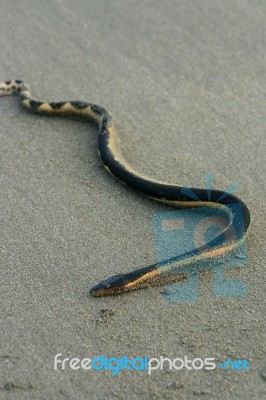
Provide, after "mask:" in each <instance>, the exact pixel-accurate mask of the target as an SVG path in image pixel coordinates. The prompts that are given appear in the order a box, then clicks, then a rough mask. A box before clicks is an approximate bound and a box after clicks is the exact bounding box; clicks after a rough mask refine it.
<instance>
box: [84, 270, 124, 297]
mask: <svg viewBox="0 0 266 400" xmlns="http://www.w3.org/2000/svg"><path fill="white" fill-rule="evenodd" d="M126 283H127V280H126V277H125V275H124V274H118V275H114V276H111V277H110V278H107V279H104V280H103V281H101V282H99V283H98V284H97V285H95V286H93V287H92V288H91V290H90V295H91V296H94V297H100V296H107V295H110V294H118V293H121V292H123V291H124V289H125V285H126Z"/></svg>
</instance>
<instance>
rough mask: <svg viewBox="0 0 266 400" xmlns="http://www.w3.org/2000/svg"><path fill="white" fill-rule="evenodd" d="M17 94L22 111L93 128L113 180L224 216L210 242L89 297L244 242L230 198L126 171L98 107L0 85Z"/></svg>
mask: <svg viewBox="0 0 266 400" xmlns="http://www.w3.org/2000/svg"><path fill="white" fill-rule="evenodd" d="M13 94H16V95H19V98H20V100H21V104H22V106H23V107H24V108H26V109H27V110H29V111H31V112H33V113H37V114H44V115H48V116H49V115H58V116H59V115H62V116H64V115H74V116H80V117H83V118H84V117H85V118H87V119H88V120H90V121H93V122H96V123H97V124H98V126H99V136H98V153H99V156H100V159H101V161H102V163H103V166H104V167H105V169H106V170H107V171H108V172H109V173H111V174H112V175H113V176H114V177H115V178H116V179H118V180H119V181H120V182H122V183H124V184H125V185H128V186H130V187H131V188H133V189H134V190H136V191H138V192H140V193H142V194H143V195H145V196H147V197H149V198H152V199H154V200H157V201H160V202H164V203H166V204H168V205H170V206H173V207H204V206H210V207H218V208H221V209H223V210H224V212H225V213H227V215H228V218H229V223H228V226H227V227H226V228H225V230H224V231H223V232H222V233H220V234H219V235H218V236H217V237H216V238H214V239H213V240H211V241H210V242H208V243H206V244H205V245H202V246H200V247H198V248H196V249H194V250H192V251H189V252H187V253H184V254H182V255H179V256H176V257H172V258H171V259H168V260H165V261H164V262H161V263H160V265H159V264H152V265H148V266H146V267H143V268H139V269H136V270H134V271H132V272H129V273H126V274H118V275H114V276H112V277H109V278H107V279H105V280H103V281H101V282H100V283H98V284H97V285H95V286H93V287H92V288H91V289H90V294H91V295H92V296H105V295H109V294H117V293H122V292H124V291H129V290H131V289H133V288H135V287H137V286H138V284H140V283H142V282H144V281H146V280H149V279H151V278H155V277H158V276H159V275H161V274H162V273H164V272H167V271H172V270H175V269H176V268H177V267H181V266H184V265H185V264H188V263H192V262H194V261H197V260H201V259H202V260H203V259H206V258H212V257H220V256H223V255H225V254H227V253H229V252H230V251H232V250H233V249H234V248H235V247H236V246H237V245H238V244H239V243H241V242H242V240H243V239H244V237H245V235H246V233H247V231H248V228H249V225H250V213H249V210H248V208H247V206H246V205H245V204H244V203H243V202H242V201H241V200H240V199H239V198H237V197H236V196H234V195H232V194H226V196H225V195H224V192H222V191H219V190H212V191H211V195H210V193H209V192H208V191H207V190H206V189H200V188H191V190H192V191H193V193H194V194H195V196H196V197H197V198H200V201H195V200H194V199H193V198H192V197H191V196H190V195H189V193H187V191H186V190H185V188H184V187H183V186H178V185H173V184H168V183H163V182H158V181H156V180H153V179H150V178H148V177H146V176H144V175H142V174H140V173H138V172H137V171H135V170H134V169H133V168H131V167H130V166H129V165H128V164H127V163H126V162H125V160H124V159H123V158H122V157H121V155H120V152H119V149H118V147H117V143H116V140H115V138H116V131H115V126H114V120H113V117H112V115H111V114H110V113H109V112H108V111H107V110H106V109H105V108H103V107H101V106H98V105H96V104H92V103H87V102H83V101H60V102H50V103H48V102H42V101H38V100H35V99H34V98H33V97H32V95H31V90H30V88H29V86H28V84H27V83H25V82H24V81H21V80H12V81H8V82H2V83H0V96H7V95H13ZM233 205H237V206H238V207H240V208H241V217H240V216H239V213H235V212H234V211H232V208H231V206H233Z"/></svg>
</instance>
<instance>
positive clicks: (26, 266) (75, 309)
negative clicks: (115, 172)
mask: <svg viewBox="0 0 266 400" xmlns="http://www.w3.org/2000/svg"><path fill="white" fill-rule="evenodd" d="M0 24H1V25H0V26H1V28H0V29H1V39H0V40H1V77H0V80H3V81H4V80H10V79H13V78H15V79H25V80H26V81H27V82H28V83H29V84H30V85H31V88H32V92H33V95H34V96H35V97H36V98H38V99H42V100H47V101H48V100H49V101H58V100H68V99H71V100H86V101H90V102H93V103H96V104H100V105H102V106H104V107H105V108H107V109H108V110H109V111H111V112H112V114H113V115H114V116H115V120H116V123H117V130H118V135H119V141H120V148H121V152H122V153H123V157H124V158H125V159H126V160H127V161H128V163H130V164H131V165H132V166H133V167H134V168H136V169H137V170H139V171H141V172H143V173H145V174H147V175H149V176H151V177H153V178H155V179H160V180H164V181H169V182H173V183H176V184H183V185H185V186H192V187H197V186H199V187H204V186H205V182H204V173H206V172H209V173H211V174H213V176H214V186H215V188H219V189H221V190H227V189H228V188H229V187H230V186H231V185H232V184H233V183H237V185H238V191H237V195H238V196H239V197H240V198H241V199H242V200H243V201H244V202H245V203H246V204H247V205H248V207H249V208H250V211H251V215H252V225H251V228H250V231H249V235H248V238H247V249H248V259H249V262H248V265H245V266H243V267H241V260H240V263H239V266H238V267H237V268H233V269H232V268H231V269H228V270H226V271H225V276H226V278H231V279H233V278H234V279H236V280H239V281H241V282H244V283H245V285H246V288H247V295H246V296H242V297H231V296H230V297H218V296H217V295H215V293H214V292H215V291H214V290H213V284H212V271H211V270H207V271H205V272H204V271H202V272H201V273H200V274H199V297H198V299H197V300H195V301H192V302H180V301H175V302H170V303H169V302H167V301H166V300H167V299H166V297H165V296H164V294H163V293H164V291H163V288H161V287H150V288H147V289H145V290H139V291H134V292H132V293H129V294H125V295H121V296H116V297H106V298H92V297H90V296H89V289H90V287H91V286H93V285H94V284H96V283H98V282H99V281H100V280H102V279H104V278H106V277H109V276H111V275H114V274H117V273H123V272H129V271H131V270H132V269H135V268H136V267H137V266H139V267H141V266H144V265H147V264H148V263H151V262H155V261H156V246H155V239H154V229H153V217H154V215H155V214H156V213H159V212H166V211H169V208H168V207H166V206H164V205H159V204H157V203H155V202H152V201H151V200H148V199H146V198H144V197H142V196H141V195H139V194H137V193H135V192H134V191H132V190H130V189H128V188H127V187H126V186H123V185H121V184H120V183H119V182H117V181H116V180H114V179H113V178H112V177H111V176H110V175H109V174H108V173H107V172H106V171H105V170H104V168H103V167H102V165H101V162H100V160H99V158H98V156H97V129H96V128H95V127H94V126H92V125H90V124H86V123H82V122H76V121H69V120H66V119H59V118H58V119H57V118H50V119H49V118H46V117H40V116H36V115H33V114H30V113H28V112H27V111H25V110H23V109H22V108H21V107H20V106H19V101H18V99H17V98H16V97H9V98H8V97H6V98H1V99H0V119H1V125H0V140H1V146H0V156H1V159H0V160H1V161H0V162H1V164H0V179H1V191H0V199H1V200H0V205H1V214H0V215H1V225H0V237H1V242H0V243H1V244H0V246H1V292H0V293H1V294H0V300H1V339H0V365H1V368H0V371H1V372H0V398H1V399H2V398H3V399H20V400H23V399H36V400H39V399H192V398H201V399H214V398H216V399H239V398H241V399H249V400H250V399H263V398H266V361H265V342H266V340H265V339H266V338H265V336H266V329H265V279H266V276H265V275H266V268H265V255H266V254H265V240H266V230H265V195H266V193H265V192H266V190H265V186H266V185H265V182H266V176H265V128H266V116H265V105H266V100H265V95H266V74H265V48H266V47H265V46H266V34H265V24H266V6H265V2H264V1H260V0H256V1H253V2H251V1H240V0H237V1H234V2H232V1H229V0H225V1H223V2H221V1H218V0H202V1H200V2H199V1H196V0H191V1H184V0H183V1H182V0H181V1H179V0H178V1H168V2H162V1H158V0H144V1H142V2H139V1H136V0H132V1H130V2H125V1H122V0H113V1H112V2H110V1H106V0H102V1H100V2H99V1H96V0H90V1H85V0H76V1H75V3H73V2H71V1H70V0H65V1H61V0H56V1H53V2H36V1H33V0H24V1H23V2H21V1H18V0H13V1H12V2H10V1H7V0H4V1H2V2H1V13H0ZM156 215H157V214H156ZM106 310H107V311H106ZM58 353H61V354H62V356H61V357H62V358H66V357H68V358H74V357H77V358H79V359H83V358H93V357H97V356H101V355H104V356H105V357H116V358H119V357H123V356H124V355H127V356H128V358H134V357H144V356H145V355H147V356H149V357H157V358H159V357H160V356H164V357H169V358H171V359H175V358H184V357H185V356H187V357H188V358H189V359H195V358H202V359H204V358H206V357H211V358H215V360H216V361H217V362H218V361H220V362H223V361H225V360H226V359H231V360H237V359H240V360H244V359H245V360H248V362H249V363H250V364H249V365H250V371H248V370H242V371H236V370H234V371H232V370H226V371H225V370H223V369H221V368H218V367H217V368H216V369H215V370H214V371H204V370H188V369H185V368H184V369H182V370H179V371H177V370H171V371H170V370H169V368H167V366H166V367H165V368H164V369H163V370H156V371H153V372H152V373H151V375H150V376H149V374H148V373H147V371H126V370H122V371H120V372H119V373H118V374H116V375H112V373H111V371H110V370H107V371H96V370H88V371H85V370H81V369H79V370H72V369H71V368H70V367H69V365H66V368H65V370H62V369H60V365H59V369H58V370H55V369H54V357H55V355H56V354H58Z"/></svg>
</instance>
